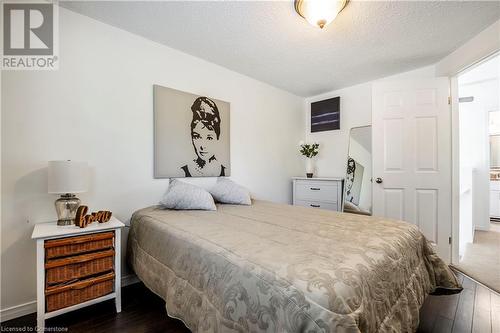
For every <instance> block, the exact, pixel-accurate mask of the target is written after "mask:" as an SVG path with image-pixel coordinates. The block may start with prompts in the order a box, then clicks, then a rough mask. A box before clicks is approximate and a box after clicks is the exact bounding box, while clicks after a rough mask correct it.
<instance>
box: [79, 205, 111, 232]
mask: <svg viewBox="0 0 500 333" xmlns="http://www.w3.org/2000/svg"><path fill="white" fill-rule="evenodd" d="M88 211H89V208H88V207H87V206H80V207H78V209H77V210H76V216H75V225H76V226H78V227H80V228H85V227H86V226H87V225H89V224H90V223H92V222H94V221H97V222H99V223H106V222H108V221H109V220H110V219H111V215H112V213H111V212H110V211H108V210H100V211H98V212H92V213H91V214H88V215H87V212H88Z"/></svg>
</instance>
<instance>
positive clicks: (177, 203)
mask: <svg viewBox="0 0 500 333" xmlns="http://www.w3.org/2000/svg"><path fill="white" fill-rule="evenodd" d="M160 204H161V205H162V206H163V207H165V208H169V209H180V210H188V209H201V210H216V209H217V208H216V207H215V203H214V199H213V198H212V196H211V195H210V193H208V192H207V191H206V190H204V189H202V188H201V187H198V186H195V185H191V184H188V183H184V182H181V181H179V180H177V179H171V180H170V184H169V185H168V189H167V192H166V193H165V195H164V196H163V198H162V199H161V201H160Z"/></svg>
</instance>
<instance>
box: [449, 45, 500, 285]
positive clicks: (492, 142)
mask: <svg viewBox="0 0 500 333" xmlns="http://www.w3.org/2000/svg"><path fill="white" fill-rule="evenodd" d="M499 78H500V55H496V56H493V57H491V58H489V59H487V60H486V61H484V62H482V63H480V64H478V65H477V66H474V67H473V68H471V69H470V70H467V71H465V72H463V73H460V74H459V75H458V77H457V86H458V97H459V99H458V110H455V112H457V111H458V140H457V141H458V156H459V158H458V159H455V161H454V162H455V163H458V164H459V165H458V168H455V170H457V171H458V182H459V187H458V197H459V198H458V203H459V209H458V215H459V219H458V220H459V240H458V256H456V257H455V259H454V262H453V264H454V266H456V267H457V268H458V269H459V270H461V271H463V272H464V273H466V274H467V275H469V276H471V277H472V278H474V279H476V280H477V281H479V282H481V283H483V284H485V285H487V286H488V287H490V288H492V289H494V290H496V291H497V292H500V223H499V222H500V111H499V101H500V85H499ZM457 141H455V143H457Z"/></svg>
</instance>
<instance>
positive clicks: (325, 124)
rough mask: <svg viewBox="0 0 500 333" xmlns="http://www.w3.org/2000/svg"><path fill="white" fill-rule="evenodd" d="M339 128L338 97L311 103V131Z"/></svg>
mask: <svg viewBox="0 0 500 333" xmlns="http://www.w3.org/2000/svg"><path fill="white" fill-rule="evenodd" d="M338 129H340V97H334V98H330V99H325V100H323V101H318V102H313V103H311V132H312V133H314V132H323V131H331V130H338Z"/></svg>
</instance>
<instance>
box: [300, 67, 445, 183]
mask: <svg viewBox="0 0 500 333" xmlns="http://www.w3.org/2000/svg"><path fill="white" fill-rule="evenodd" d="M434 76H435V68H434V66H428V67H423V68H420V69H417V70H414V71H410V72H405V73H401V74H398V75H394V76H390V77H386V78H383V79H381V80H398V79H405V78H421V77H434ZM373 82H376V81H371V82H367V83H362V84H358V85H355V86H352V87H347V88H343V89H339V90H334V91H331V92H328V93H325V94H321V95H317V96H313V97H309V98H306V101H305V105H304V108H305V117H306V121H305V122H306V128H305V132H306V134H305V136H306V141H308V142H312V141H314V142H318V143H320V144H321V147H320V152H319V154H318V156H317V162H316V176H319V177H344V176H345V174H346V163H347V151H348V146H349V131H350V129H351V128H353V127H358V126H366V125H371V123H372V85H373ZM337 96H340V130H335V131H327V132H316V133H311V125H310V124H311V116H310V114H311V103H312V102H316V101H321V100H324V99H327V98H332V97H337Z"/></svg>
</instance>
